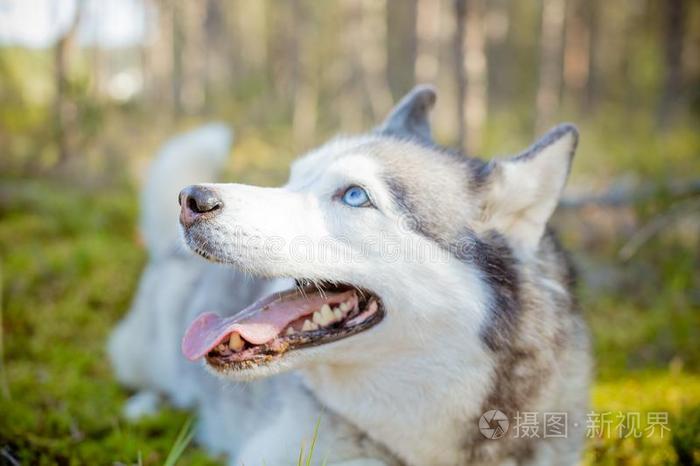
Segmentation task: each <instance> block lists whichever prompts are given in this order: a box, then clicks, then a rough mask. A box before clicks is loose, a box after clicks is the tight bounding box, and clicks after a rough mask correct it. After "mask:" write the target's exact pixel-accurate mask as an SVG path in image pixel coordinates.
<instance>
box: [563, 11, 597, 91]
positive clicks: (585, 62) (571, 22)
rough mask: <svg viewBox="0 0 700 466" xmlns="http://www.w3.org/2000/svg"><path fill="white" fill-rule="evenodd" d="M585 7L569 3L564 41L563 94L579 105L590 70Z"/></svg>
mask: <svg viewBox="0 0 700 466" xmlns="http://www.w3.org/2000/svg"><path fill="white" fill-rule="evenodd" d="M587 5H588V3H587V2H584V1H581V0H575V1H570V2H569V8H568V10H569V11H568V14H567V16H566V27H565V31H566V32H565V39H564V72H563V74H564V88H565V89H566V92H565V93H564V94H565V95H567V96H572V97H575V100H576V102H579V103H580V102H581V100H582V99H583V92H584V90H585V88H586V82H587V81H588V71H589V68H590V65H589V61H590V51H589V49H588V46H589V45H590V40H589V35H590V30H589V29H588V25H587V24H586V21H585V16H584V11H583V10H584V9H585V8H586V7H587Z"/></svg>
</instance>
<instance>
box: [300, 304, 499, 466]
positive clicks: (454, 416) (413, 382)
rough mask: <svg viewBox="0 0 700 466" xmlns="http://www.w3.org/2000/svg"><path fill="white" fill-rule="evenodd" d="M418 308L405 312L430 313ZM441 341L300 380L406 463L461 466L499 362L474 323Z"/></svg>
mask: <svg viewBox="0 0 700 466" xmlns="http://www.w3.org/2000/svg"><path fill="white" fill-rule="evenodd" d="M411 298H414V297H411ZM407 301H408V299H407ZM412 301H413V302H411V303H408V302H406V303H402V304H403V305H413V306H426V307H423V309H429V307H428V306H430V304H428V303H427V302H426V303H420V302H416V301H415V299H412ZM446 305H450V306H455V303H454V301H453V302H451V303H450V304H447V303H446ZM432 306H433V308H434V306H435V303H434V302H433V303H432ZM404 309H405V308H404ZM446 312H448V313H452V312H461V313H462V314H468V312H465V310H464V309H449V310H446ZM465 320H468V318H467V319H465ZM436 334H438V335H440V337H439V338H437V337H433V336H431V335H423V336H422V337H423V338H420V337H421V336H419V335H415V338H416V340H417V341H419V342H422V343H418V345H421V346H423V347H420V348H417V347H413V348H410V346H408V345H406V346H404V347H401V348H400V347H398V346H399V345H396V346H393V347H387V348H385V349H384V350H382V349H381V348H372V347H371V346H367V345H364V347H363V348H361V349H359V351H364V352H366V353H367V354H368V355H369V356H370V357H367V358H366V360H365V361H363V362H362V363H356V364H353V363H346V362H338V363H335V364H319V365H314V366H312V367H308V368H305V369H303V370H302V371H301V372H302V374H303V375H304V377H305V380H306V383H307V385H308V387H309V388H310V389H311V390H312V391H313V392H314V394H315V395H316V396H317V397H318V399H319V401H320V402H321V403H322V404H324V405H326V406H328V407H329V408H330V409H332V410H333V411H335V412H337V413H338V414H340V415H342V416H344V417H345V418H347V419H348V421H350V422H351V423H352V424H354V425H355V426H357V427H358V428H360V429H361V430H363V431H364V432H366V433H367V434H368V436H369V437H370V438H372V439H373V440H374V441H376V442H378V443H379V444H381V445H383V446H384V447H386V448H387V449H388V450H390V451H391V452H392V453H393V454H394V455H396V456H397V457H398V458H399V459H401V460H402V461H404V462H406V463H408V464H457V463H459V462H460V461H462V459H463V458H464V456H465V454H466V452H465V448H466V446H467V445H468V439H469V437H468V436H469V435H470V434H472V433H473V432H474V430H475V428H476V424H475V423H476V420H475V419H477V418H478V417H479V416H480V415H481V414H482V413H481V410H482V409H483V407H482V402H483V399H484V398H485V396H486V394H487V392H488V390H489V389H490V388H491V387H490V385H491V384H490V376H491V371H492V368H493V362H492V360H491V357H490V356H489V355H488V354H487V352H486V351H485V349H484V347H483V345H482V344H481V342H480V341H479V338H478V330H477V329H476V328H471V327H470V325H469V323H468V322H465V324H464V327H463V328H458V327H454V328H452V329H449V328H445V327H443V328H440V329H439V330H438V331H437V332H436ZM409 336H410V334H407V335H406V336H405V338H409ZM472 422H473V423H474V424H473V425H472V424H470V423H472Z"/></svg>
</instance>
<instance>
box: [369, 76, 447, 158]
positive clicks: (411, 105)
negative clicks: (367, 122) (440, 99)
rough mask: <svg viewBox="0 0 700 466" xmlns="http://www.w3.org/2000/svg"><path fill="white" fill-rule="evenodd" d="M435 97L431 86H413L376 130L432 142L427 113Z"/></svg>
mask: <svg viewBox="0 0 700 466" xmlns="http://www.w3.org/2000/svg"><path fill="white" fill-rule="evenodd" d="M436 99H437V94H436V93H435V89H434V88H433V86H429V85H426V84H422V85H418V86H416V87H414V88H413V90H412V91H411V92H409V93H408V94H406V95H405V96H404V97H403V99H401V101H400V102H399V103H398V104H396V106H395V107H394V108H393V109H392V110H391V113H389V116H387V117H386V119H385V120H384V122H383V123H382V124H381V125H380V126H379V127H378V128H377V129H376V131H377V132H379V133H381V134H388V135H391V136H398V137H409V138H417V139H419V140H421V141H423V142H426V143H429V144H432V142H433V139H432V136H431V131H430V121H428V114H429V113H430V110H431V109H432V108H433V106H434V105H435V100H436Z"/></svg>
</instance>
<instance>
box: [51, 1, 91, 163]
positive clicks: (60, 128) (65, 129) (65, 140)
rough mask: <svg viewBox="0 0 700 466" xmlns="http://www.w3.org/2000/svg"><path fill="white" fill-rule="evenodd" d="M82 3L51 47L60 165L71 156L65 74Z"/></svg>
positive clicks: (72, 112)
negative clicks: (64, 30)
mask: <svg viewBox="0 0 700 466" xmlns="http://www.w3.org/2000/svg"><path fill="white" fill-rule="evenodd" d="M83 4H84V2H83V1H82V0H81V1H79V2H78V3H77V4H76V7H75V16H73V19H72V21H71V23H70V25H69V26H68V29H67V30H66V32H64V33H63V35H62V36H61V37H59V38H58V40H56V44H55V45H54V47H53V57H54V82H55V86H56V92H55V97H54V125H55V133H56V146H57V149H58V164H59V165H60V166H63V165H65V164H66V162H67V161H68V160H69V159H70V158H71V157H72V156H73V153H72V151H73V149H74V144H73V143H74V140H75V138H76V137H77V135H76V134H75V132H76V128H75V124H76V121H75V120H76V108H75V103H74V102H72V100H71V98H70V96H69V95H68V94H69V91H70V89H69V87H70V82H69V79H68V73H69V69H70V61H71V55H72V54H73V48H74V45H75V37H76V34H77V32H78V26H79V24H80V18H81V15H82V9H83Z"/></svg>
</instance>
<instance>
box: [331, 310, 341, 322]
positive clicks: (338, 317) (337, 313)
mask: <svg viewBox="0 0 700 466" xmlns="http://www.w3.org/2000/svg"><path fill="white" fill-rule="evenodd" d="M333 317H335V320H336V322H337V321H339V320H343V311H341V310H340V308H339V307H336V308H334V309H333Z"/></svg>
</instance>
